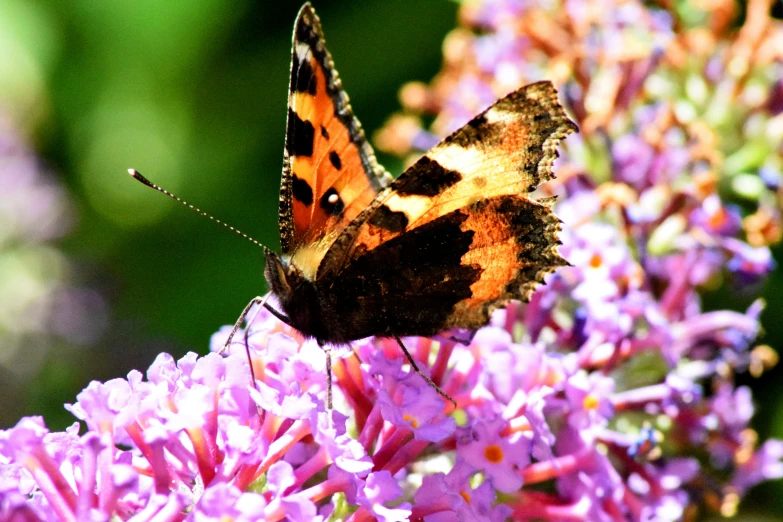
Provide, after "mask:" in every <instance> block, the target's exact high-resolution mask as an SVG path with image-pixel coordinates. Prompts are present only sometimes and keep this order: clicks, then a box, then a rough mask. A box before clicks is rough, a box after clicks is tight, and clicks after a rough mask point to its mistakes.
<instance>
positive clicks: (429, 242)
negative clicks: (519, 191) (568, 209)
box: [319, 195, 567, 340]
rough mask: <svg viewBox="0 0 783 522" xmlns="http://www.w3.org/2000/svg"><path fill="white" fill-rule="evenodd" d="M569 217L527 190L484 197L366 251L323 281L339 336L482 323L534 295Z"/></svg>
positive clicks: (428, 331) (553, 261) (553, 262)
mask: <svg viewBox="0 0 783 522" xmlns="http://www.w3.org/2000/svg"><path fill="white" fill-rule="evenodd" d="M559 225H560V222H559V220H558V219H557V217H555V215H554V214H553V213H552V212H551V210H550V209H549V207H548V206H547V205H546V204H541V203H536V202H534V201H531V200H529V199H527V198H525V197H523V196H518V195H517V196H514V195H505V196H496V197H493V198H484V199H480V200H478V201H476V202H474V203H471V204H469V205H467V206H465V207H463V208H460V209H457V210H454V211H452V212H449V213H447V214H445V215H443V216H440V217H438V218H436V219H434V220H431V221H428V222H426V223H424V224H421V225H420V226H418V227H416V228H414V229H412V230H410V231H408V232H406V233H404V234H401V235H398V236H396V237H394V238H393V239H391V240H389V241H387V242H384V243H383V244H381V245H379V246H378V247H377V248H375V249H373V250H371V251H368V252H364V253H362V254H361V255H358V256H357V257H355V258H354V259H352V260H351V262H350V263H348V264H347V265H346V266H345V268H344V269H343V270H342V271H341V272H340V273H339V274H336V275H334V276H333V277H327V278H326V279H324V280H321V281H319V285H321V286H322V288H324V289H328V290H327V291H325V292H324V294H323V297H325V299H323V300H322V305H324V306H327V307H328V309H326V310H324V312H325V313H326V314H327V315H328V316H330V317H334V321H333V322H332V328H333V330H332V331H333V336H334V337H335V338H337V339H340V340H344V339H345V340H347V339H355V338H362V337H367V336H370V335H381V336H383V335H388V336H391V335H400V336H404V335H425V336H428V335H434V334H436V333H438V332H441V331H443V330H447V329H450V328H478V327H480V326H483V325H485V324H487V322H488V321H489V315H490V313H491V312H492V311H493V310H495V309H496V308H498V307H500V306H502V305H504V304H506V303H507V302H508V301H509V300H510V299H526V298H527V297H528V296H529V294H530V292H531V291H532V289H533V288H534V286H535V285H536V284H538V283H542V282H543V277H544V275H545V274H546V273H548V272H550V271H552V270H554V269H555V268H556V267H557V266H561V265H565V264H567V263H566V262H565V260H564V259H563V258H562V257H560V255H559V254H558V253H557V248H556V247H557V244H558V242H557V239H556V237H557V231H558V229H559Z"/></svg>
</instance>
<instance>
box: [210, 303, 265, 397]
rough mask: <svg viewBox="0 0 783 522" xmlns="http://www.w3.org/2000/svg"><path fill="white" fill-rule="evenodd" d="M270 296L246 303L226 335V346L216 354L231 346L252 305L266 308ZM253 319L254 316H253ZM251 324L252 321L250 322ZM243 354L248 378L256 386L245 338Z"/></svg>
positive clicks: (248, 347)
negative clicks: (248, 374) (248, 371)
mask: <svg viewBox="0 0 783 522" xmlns="http://www.w3.org/2000/svg"><path fill="white" fill-rule="evenodd" d="M269 295H270V294H266V295H265V296H264V297H261V296H260V295H257V296H255V297H254V298H253V299H251V300H250V302H249V303H247V306H246V307H245V309H244V310H242V313H241V314H239V318H238V319H237V322H236V323H234V327H233V328H232V329H231V333H229V334H228V339H226V344H224V345H223V348H221V349H220V351H219V352H218V353H223V352H224V351H226V350H227V349H228V347H229V345H231V340H232V339H233V338H234V334H236V333H237V330H239V327H240V326H242V323H243V322H244V321H245V317H247V314H248V313H250V309H251V308H253V305H261V306H266V300H267V298H268V297H269ZM253 318H255V316H253ZM250 322H251V323H252V322H253V321H252V319H251V320H250ZM245 353H246V354H247V364H248V366H250V378H251V379H252V381H253V386H254V387H255V386H256V374H255V372H254V371H253V361H252V359H251V358H250V346H249V345H248V344H247V338H245Z"/></svg>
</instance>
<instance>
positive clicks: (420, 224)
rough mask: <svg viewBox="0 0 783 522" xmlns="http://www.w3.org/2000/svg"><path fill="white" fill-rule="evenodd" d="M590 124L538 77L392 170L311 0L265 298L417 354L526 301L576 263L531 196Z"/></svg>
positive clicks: (288, 316) (311, 321)
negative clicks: (353, 99)
mask: <svg viewBox="0 0 783 522" xmlns="http://www.w3.org/2000/svg"><path fill="white" fill-rule="evenodd" d="M576 130H577V128H576V125H575V124H574V123H573V122H571V121H570V120H569V119H568V117H567V116H566V114H565V112H564V111H563V108H562V107H561V106H560V104H559V103H558V101H557V94H556V91H555V89H554V87H553V86H552V84H551V83H550V82H539V83H534V84H531V85H528V86H526V87H523V88H521V89H519V90H517V91H515V92H512V93H511V94H509V95H508V96H506V97H505V98H503V99H501V100H499V101H497V102H496V103H495V104H494V105H492V106H491V107H490V108H488V109H487V110H485V111H484V112H482V113H481V114H479V115H478V116H476V117H475V118H473V119H472V120H470V121H469V122H468V123H467V124H466V125H465V126H464V127H462V128H461V129H459V130H457V131H456V132H454V133H453V134H451V135H450V136H448V137H447V138H445V139H444V140H443V141H441V142H440V143H439V144H438V145H436V146H435V147H433V148H432V149H431V150H430V151H429V152H427V153H426V154H425V155H424V156H422V157H421V159H419V160H418V161H417V162H416V163H414V164H413V165H412V166H411V167H410V168H408V169H407V170H406V171H405V172H403V173H402V174H401V175H400V176H399V177H398V178H397V179H392V177H391V176H390V175H389V174H388V173H387V172H386V171H385V170H384V169H383V167H381V166H380V165H378V163H377V162H376V160H375V155H374V154H373V150H372V147H371V146H370V144H369V143H367V140H366V138H365V135H364V132H363V130H362V128H361V125H360V124H359V121H358V120H357V119H356V118H355V117H354V115H353V112H352V111H351V106H350V104H349V102H348V96H347V95H346V94H345V92H344V91H343V89H342V84H341V82H340V79H339V78H338V76H337V71H335V69H334V64H333V62H332V57H331V55H330V54H329V52H328V51H327V50H326V47H325V45H324V36H323V32H322V30H321V24H320V21H319V19H318V17H317V16H316V14H315V11H314V10H313V8H312V7H311V6H310V4H305V5H304V7H302V9H301V11H300V12H299V15H298V17H297V20H296V25H295V28H294V36H293V58H292V62H291V83H290V88H289V94H288V124H287V131H286V140H285V152H284V160H283V178H282V183H281V188H280V242H281V246H282V255H278V254H276V253H274V252H272V251H271V250H269V249H267V248H265V249H264V252H265V257H266V269H265V276H266V279H267V282H268V283H269V287H270V289H271V292H272V294H274V296H275V297H276V298H277V300H278V302H279V306H280V308H281V310H276V309H275V308H274V307H273V306H271V305H270V304H268V303H266V302H265V301H264V300H262V299H261V298H256V299H255V300H254V301H253V302H254V303H258V302H263V303H264V306H265V307H267V308H268V309H269V310H270V311H271V312H272V313H273V314H274V315H275V316H277V317H278V318H279V319H280V320H281V321H283V322H285V323H287V324H289V325H290V326H292V327H293V328H295V329H296V330H298V331H299V332H301V333H302V334H303V335H304V336H306V337H310V338H315V339H316V340H317V341H318V343H319V345H321V346H325V345H329V344H347V343H350V342H351V341H354V340H357V339H362V338H365V337H370V336H380V337H393V338H395V339H397V340H398V342H399V343H400V346H401V347H402V349H403V350H404V351H405V353H406V355H407V350H405V347H404V346H403V345H402V342H401V341H400V337H402V336H432V335H435V334H438V333H439V332H442V331H445V330H449V329H454V328H468V329H475V328H478V327H481V326H484V325H486V324H487V322H488V321H489V318H490V314H491V313H492V311H493V310H495V309H497V308H501V307H503V306H505V305H506V304H507V303H508V302H509V301H510V300H512V299H521V300H526V299H527V298H528V296H529V295H530V294H531V292H532V291H533V289H534V287H535V286H536V285H537V284H539V283H542V282H543V280H544V276H545V275H546V274H547V273H549V272H551V271H553V270H554V269H555V268H556V267H558V266H562V265H566V264H567V263H566V261H565V260H564V259H563V258H562V257H561V256H560V255H559V254H558V252H557V245H558V244H559V241H558V239H557V233H558V230H559V226H560V221H559V220H558V218H557V217H556V216H555V215H554V214H553V212H552V210H551V209H550V204H551V200H539V201H535V200H532V199H530V198H529V197H528V195H527V194H528V193H530V192H532V191H533V190H535V188H536V187H537V186H538V185H539V184H541V183H543V182H545V181H547V180H549V179H551V178H552V162H553V161H554V159H555V158H556V157H557V150H556V149H557V145H558V143H559V142H560V140H561V139H563V138H564V137H565V136H566V135H568V134H569V133H571V132H574V131H576ZM134 172H135V171H134ZM134 175H135V176H136V177H137V179H140V180H141V181H142V182H146V184H149V185H152V184H151V183H149V182H148V181H146V180H145V179H144V178H143V177H141V176H140V175H139V174H138V173H135V174H134ZM251 304H252V303H251ZM249 308H250V305H248V308H246V309H245V312H244V313H243V314H242V316H241V317H240V320H239V321H238V322H237V325H239V324H240V323H241V322H242V320H243V319H244V317H245V315H246V313H247V310H248V309H249ZM327 356H328V351H327ZM408 357H409V360H410V362H411V364H412V366H413V368H414V369H415V370H416V371H418V368H417V367H416V364H415V362H414V361H413V359H411V358H410V356H408ZM327 363H328V364H329V358H328V357H327ZM419 373H420V374H421V372H419ZM421 375H422V376H423V377H424V378H425V379H427V380H428V382H430V383H431V384H432V382H431V381H429V379H428V378H427V377H426V376H425V375H424V374H421ZM433 386H434V384H433ZM436 388H437V386H436ZM438 390H439V389H438ZM439 391H440V390H439ZM329 392H331V390H329ZM441 394H443V392H441ZM444 396H445V394H444ZM328 402H329V403H331V393H329V401H328Z"/></svg>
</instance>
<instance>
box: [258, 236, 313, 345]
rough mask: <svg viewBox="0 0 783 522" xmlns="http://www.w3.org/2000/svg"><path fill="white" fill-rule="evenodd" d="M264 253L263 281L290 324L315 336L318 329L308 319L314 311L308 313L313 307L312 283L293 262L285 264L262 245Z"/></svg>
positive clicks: (304, 332)
mask: <svg viewBox="0 0 783 522" xmlns="http://www.w3.org/2000/svg"><path fill="white" fill-rule="evenodd" d="M264 256H265V258H266V267H265V268H264V275H265V276H266V281H267V284H268V285H269V289H270V290H271V291H272V293H273V294H274V295H275V297H277V300H278V301H279V303H280V307H281V308H282V309H283V312H284V313H285V315H286V316H288V318H289V320H290V324H291V326H293V327H294V328H296V329H297V330H299V331H300V332H302V333H303V334H305V335H315V333H316V332H317V331H318V330H319V329H318V327H317V325H314V324H312V322H311V321H312V320H313V319H314V318H315V314H313V313H310V312H311V311H313V310H316V309H317V297H316V292H315V286H314V285H313V283H312V282H311V281H309V280H308V279H307V278H306V277H305V276H304V274H302V271H301V270H300V269H299V268H298V267H297V266H296V265H295V264H294V263H289V262H288V261H287V260H286V259H284V258H281V257H280V256H279V255H277V254H276V253H274V252H272V251H271V250H270V249H268V248H264Z"/></svg>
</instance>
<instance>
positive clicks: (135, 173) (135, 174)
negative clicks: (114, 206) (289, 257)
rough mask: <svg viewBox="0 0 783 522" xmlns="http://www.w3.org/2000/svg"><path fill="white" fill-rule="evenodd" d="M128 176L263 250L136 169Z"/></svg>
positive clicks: (237, 230)
mask: <svg viewBox="0 0 783 522" xmlns="http://www.w3.org/2000/svg"><path fill="white" fill-rule="evenodd" d="M128 174H130V175H131V177H132V178H134V179H136V180H137V181H139V182H140V183H141V184H142V185H146V186H148V187H149V188H151V189H155V190H157V191H158V192H160V193H162V194H165V195H167V196H168V197H170V198H171V199H173V200H175V201H179V202H180V203H182V204H183V205H185V206H186V207H188V208H189V209H190V210H193V211H194V212H196V213H198V214H199V215H201V216H203V217H205V218H209V219H211V220H212V221H214V222H215V223H217V224H218V225H221V226H224V227H226V228H227V229H229V230H230V231H232V232H235V233H236V234H238V235H240V236H242V237H244V238H245V239H247V240H248V241H250V242H251V243H253V244H254V245H256V246H260V247H262V248H263V246H264V245H262V244H261V243H259V242H258V241H256V240H255V239H253V238H252V237H250V236H248V235H247V234H245V233H244V232H242V231H241V230H239V229H237V228H234V227H232V226H231V225H229V224H228V223H223V222H222V221H220V220H219V219H218V218H216V217H213V216H211V215H209V214H207V213H206V212H204V211H203V210H201V209H200V208H198V207H194V206H193V205H191V204H190V203H188V202H187V201H185V200H184V199H180V198H178V197H177V196H175V195H174V194H172V193H171V192H169V191H168V190H166V189H164V188H162V187H159V186H157V185H156V184H154V183H153V182H151V181H150V180H148V179H147V178H145V177H144V176H142V175H141V173H140V172H139V171H138V170H136V169H128Z"/></svg>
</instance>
